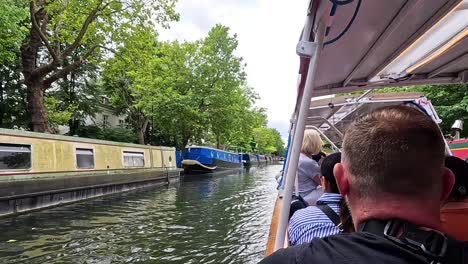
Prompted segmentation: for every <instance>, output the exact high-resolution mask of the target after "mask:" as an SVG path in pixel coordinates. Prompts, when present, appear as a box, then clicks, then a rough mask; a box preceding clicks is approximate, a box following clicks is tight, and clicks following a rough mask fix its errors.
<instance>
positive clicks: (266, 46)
mask: <svg viewBox="0 0 468 264" xmlns="http://www.w3.org/2000/svg"><path fill="white" fill-rule="evenodd" d="M307 6H308V0H292V1H291V0H290V1H280V0H179V2H178V4H177V7H176V9H177V11H178V12H179V14H180V21H179V22H173V23H171V27H170V28H169V29H167V30H160V31H159V36H160V38H161V39H162V40H176V39H177V40H179V41H183V40H187V41H193V40H196V39H201V38H204V37H205V36H206V35H207V34H208V31H209V30H210V29H211V28H212V27H213V26H214V25H216V24H217V23H220V24H223V25H225V26H228V27H229V28H230V29H231V33H232V34H234V33H236V34H237V38H238V40H239V47H238V51H237V53H238V55H240V56H242V57H243V58H244V60H245V62H246V63H247V67H246V72H247V75H248V79H247V80H248V85H249V86H251V87H253V88H254V89H255V91H256V92H257V93H258V94H259V95H260V100H259V101H258V102H257V106H259V107H265V108H267V113H268V126H269V127H272V128H276V129H278V131H279V132H280V133H281V136H282V138H283V139H286V138H287V135H288V128H289V120H290V118H291V115H292V111H293V108H294V104H295V100H296V83H297V78H298V77H297V76H298V74H297V73H298V70H299V57H298V56H297V55H296V52H295V49H296V44H297V41H298V40H299V36H300V32H301V29H302V26H303V25H304V21H305V17H306V10H307Z"/></svg>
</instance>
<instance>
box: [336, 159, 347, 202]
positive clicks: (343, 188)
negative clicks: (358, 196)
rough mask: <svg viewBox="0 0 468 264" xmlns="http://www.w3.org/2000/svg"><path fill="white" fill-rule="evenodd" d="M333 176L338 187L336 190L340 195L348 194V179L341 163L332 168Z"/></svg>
mask: <svg viewBox="0 0 468 264" xmlns="http://www.w3.org/2000/svg"><path fill="white" fill-rule="evenodd" d="M333 175H335V179H336V185H338V190H339V191H340V194H341V195H343V196H346V195H348V194H349V178H348V174H347V172H346V168H345V167H344V166H343V163H337V164H335V167H334V168H333Z"/></svg>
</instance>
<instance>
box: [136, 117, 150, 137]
mask: <svg viewBox="0 0 468 264" xmlns="http://www.w3.org/2000/svg"><path fill="white" fill-rule="evenodd" d="M148 123H149V120H148V119H147V118H146V117H145V116H144V114H140V116H139V117H138V124H137V133H138V143H139V144H142V145H144V144H145V131H146V128H147V127H148Z"/></svg>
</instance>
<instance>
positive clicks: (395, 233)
mask: <svg viewBox="0 0 468 264" xmlns="http://www.w3.org/2000/svg"><path fill="white" fill-rule="evenodd" d="M359 231H360V232H369V233H373V234H376V235H380V236H383V237H385V238H387V239H388V240H390V241H392V242H394V243H396V244H399V245H401V246H405V247H406V248H409V249H411V250H413V251H416V252H419V254H421V255H424V256H425V257H427V258H428V259H429V260H431V261H432V262H431V263H440V261H441V260H442V259H443V258H444V257H445V256H446V253H447V246H448V242H449V239H448V238H447V236H445V234H443V233H441V232H439V231H437V230H433V229H428V228H421V227H419V226H416V225H414V224H412V223H409V222H406V221H403V220H399V219H390V220H369V221H366V222H364V223H362V224H361V225H360V226H359Z"/></svg>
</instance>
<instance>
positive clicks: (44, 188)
mask: <svg viewBox="0 0 468 264" xmlns="http://www.w3.org/2000/svg"><path fill="white" fill-rule="evenodd" d="M80 174H83V175H80ZM20 176H21V175H20ZM50 176H53V175H42V178H40V179H29V180H21V181H2V182H0V216H8V215H15V214H21V213H26V212H29V211H32V210H39V209H43V208H48V207H54V206H59V205H64V204H68V203H73V202H77V201H81V200H85V199H91V198H96V197H100V196H104V195H109V194H114V193H119V192H126V191H131V190H136V189H139V188H144V187H150V186H159V185H167V184H173V183H176V182H178V181H179V176H180V170H179V169H173V170H166V169H149V170H142V171H138V172H135V171H126V170H119V171H104V172H90V173H68V174H65V175H63V174H62V175H60V176H59V175H58V174H57V175H55V177H50Z"/></svg>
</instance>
